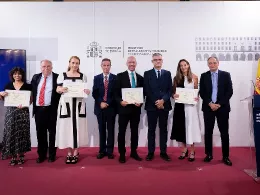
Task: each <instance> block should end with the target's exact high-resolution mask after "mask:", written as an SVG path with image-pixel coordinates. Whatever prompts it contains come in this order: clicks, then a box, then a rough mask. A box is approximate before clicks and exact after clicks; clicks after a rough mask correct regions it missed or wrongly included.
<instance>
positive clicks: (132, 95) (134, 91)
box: [122, 87, 144, 104]
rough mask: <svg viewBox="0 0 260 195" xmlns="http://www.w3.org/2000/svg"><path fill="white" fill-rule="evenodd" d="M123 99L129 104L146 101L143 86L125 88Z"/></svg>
mask: <svg viewBox="0 0 260 195" xmlns="http://www.w3.org/2000/svg"><path fill="white" fill-rule="evenodd" d="M122 99H123V100H124V101H126V102H128V103H129V104H135V103H137V104H141V103H143V102H144V95H143V88H142V87H138V88H123V89H122Z"/></svg>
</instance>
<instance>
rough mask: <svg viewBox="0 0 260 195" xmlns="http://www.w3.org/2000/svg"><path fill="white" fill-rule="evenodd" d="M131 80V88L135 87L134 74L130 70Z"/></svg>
mask: <svg viewBox="0 0 260 195" xmlns="http://www.w3.org/2000/svg"><path fill="white" fill-rule="evenodd" d="M131 78H132V79H131V80H132V88H135V87H136V84H135V76H134V72H131Z"/></svg>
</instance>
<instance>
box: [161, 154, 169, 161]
mask: <svg viewBox="0 0 260 195" xmlns="http://www.w3.org/2000/svg"><path fill="white" fill-rule="evenodd" d="M160 157H161V158H162V159H163V160H165V161H171V158H170V157H169V156H168V154H167V153H161V154H160Z"/></svg>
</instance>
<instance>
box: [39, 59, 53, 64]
mask: <svg viewBox="0 0 260 195" xmlns="http://www.w3.org/2000/svg"><path fill="white" fill-rule="evenodd" d="M43 62H48V63H50V64H51V65H52V62H51V61H50V60H46V59H45V60H42V61H41V64H42V63H43Z"/></svg>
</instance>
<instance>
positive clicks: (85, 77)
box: [82, 74, 87, 83]
mask: <svg viewBox="0 0 260 195" xmlns="http://www.w3.org/2000/svg"><path fill="white" fill-rule="evenodd" d="M82 81H83V82H84V83H87V76H86V75H85V74H83V77H82Z"/></svg>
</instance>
